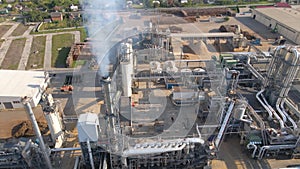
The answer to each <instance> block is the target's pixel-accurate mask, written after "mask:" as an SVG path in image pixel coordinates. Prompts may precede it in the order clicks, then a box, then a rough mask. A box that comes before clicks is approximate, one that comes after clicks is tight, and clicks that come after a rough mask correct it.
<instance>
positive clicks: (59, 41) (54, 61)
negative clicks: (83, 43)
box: [51, 33, 75, 67]
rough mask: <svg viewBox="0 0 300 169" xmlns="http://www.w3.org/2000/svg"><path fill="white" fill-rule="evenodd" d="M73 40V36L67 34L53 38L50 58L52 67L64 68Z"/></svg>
mask: <svg viewBox="0 0 300 169" xmlns="http://www.w3.org/2000/svg"><path fill="white" fill-rule="evenodd" d="M74 39H75V37H74V35H73V34H69V33H66V34H60V35H54V36H53V38H52V58H51V66H52V67H65V66H66V58H67V57H68V54H69V52H70V49H71V46H72V45H73V43H74Z"/></svg>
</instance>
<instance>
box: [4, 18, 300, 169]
mask: <svg viewBox="0 0 300 169" xmlns="http://www.w3.org/2000/svg"><path fill="white" fill-rule="evenodd" d="M256 15H257V16H256V17H258V18H259V16H258V14H256ZM156 28H157V27H156V26H155V25H152V23H151V24H149V25H148V27H147V29H144V30H142V31H136V32H135V33H134V34H133V35H130V36H127V37H126V38H123V39H122V40H119V41H118V42H116V43H115V44H114V45H112V46H110V48H109V50H107V51H106V53H105V55H104V57H107V58H106V59H108V60H109V61H110V62H109V65H101V64H93V65H92V64H90V65H89V72H92V73H93V74H95V86H99V87H100V88H101V90H100V96H97V97H99V98H103V103H97V104H99V105H101V109H99V110H97V112H84V113H80V114H78V117H77V116H76V117H72V118H71V117H70V116H67V115H66V114H64V112H63V108H62V107H61V103H60V102H59V101H56V100H55V98H54V97H53V96H52V94H53V93H54V92H53V93H52V91H51V90H49V88H51V81H49V78H51V76H49V74H48V73H49V72H47V73H45V74H44V75H45V76H43V77H41V78H42V79H43V78H45V79H43V80H42V81H41V82H43V86H42V88H43V90H44V91H43V92H42V91H41V89H40V90H37V91H39V92H41V93H38V96H39V97H40V98H41V99H40V100H41V101H40V105H41V109H42V112H43V114H44V116H45V119H46V121H47V124H48V128H49V133H50V134H49V138H48V139H44V138H43V134H42V133H41V131H40V126H39V124H38V122H37V120H36V118H35V115H34V113H33V107H34V106H31V104H32V102H34V103H36V100H35V99H36V98H35V95H33V96H29V95H28V96H26V97H24V96H23V95H24V94H22V96H23V97H22V99H21V100H20V102H18V106H19V104H22V106H23V107H24V108H25V109H24V110H25V111H26V113H27V115H28V117H29V119H30V121H31V123H32V127H33V129H34V132H35V136H36V137H33V138H31V139H26V140H22V139H20V140H18V141H16V142H14V143H10V144H7V143H0V168H60V167H58V166H59V164H57V163H59V162H60V160H62V157H61V155H62V154H63V153H62V152H68V151H76V152H77V153H78V154H79V155H78V156H77V157H76V160H74V164H72V165H73V166H74V168H76V169H77V168H89V169H95V168H99V169H146V168H157V169H159V168H163V169H175V168H184V169H196V168H199V169H200V168H204V169H205V168H210V167H211V163H212V161H213V160H214V159H218V158H219V152H220V148H221V145H222V143H223V142H224V140H225V139H226V138H227V137H231V136H233V135H234V136H237V137H238V138H239V141H240V145H241V147H242V148H243V149H244V150H245V152H246V154H247V155H248V156H249V158H252V159H255V160H262V159H268V158H275V157H279V156H283V157H285V158H289V159H293V158H299V157H300V149H299V147H300V146H299V144H300V137H299V129H298V128H299V127H300V123H299V119H300V112H299V111H300V110H299V109H298V106H299V98H298V97H297V95H298V94H299V93H296V92H298V91H297V90H294V87H295V86H296V85H298V84H299V68H300V47H299V46H296V45H289V44H281V45H277V46H272V47H270V48H269V50H268V51H261V50H259V49H257V48H256V47H255V46H254V45H253V44H250V43H248V40H247V39H246V37H245V36H244V35H243V34H242V33H241V30H240V27H239V26H236V27H235V31H234V32H217V33H216V32H215V33H193V34H192V33H172V32H171V30H170V29H166V30H164V31H158V29H156ZM175 40H176V41H179V42H180V45H178V44H175V43H174V42H175ZM88 43H93V40H91V41H90V42H88ZM88 43H87V44H85V45H88ZM207 46H214V47H215V48H216V49H221V48H223V49H224V48H225V47H226V48H228V49H230V52H216V53H214V54H211V53H210V52H208V49H207ZM238 48H243V49H246V48H254V49H255V51H250V50H243V51H236V52H234V51H235V50H234V49H238ZM78 51H79V49H78ZM76 52H77V51H76ZM176 52H177V54H175V53H176ZM204 55H205V57H204ZM88 56H89V57H92V59H95V60H96V57H97V56H92V55H88ZM82 72H83V71H78V72H74V74H72V75H67V76H66V81H65V83H64V84H63V87H62V88H60V89H59V91H60V92H64V93H68V92H69V93H71V92H75V91H76V89H77V88H79V87H78V86H76V83H82V81H83V80H82V79H83V78H84V77H86V76H87V75H84V76H83V73H82ZM41 82H39V83H41ZM44 83H45V84H44ZM45 85H48V86H47V87H45ZM86 85H90V83H88V84H87V83H86ZM35 87H36V86H35ZM80 87H82V86H80ZM45 88H48V90H47V89H45ZM291 90H293V93H292V92H290V91H291ZM53 95H55V93H54V94H53ZM0 99H1V97H0ZM0 101H1V100H0ZM7 105H8V103H6V104H4V106H1V104H0V108H1V107H6V106H7ZM10 105H14V104H10ZM35 106H36V105H35ZM68 120H69V121H70V120H74V121H76V128H77V132H78V135H77V139H78V146H77V147H67V146H63V145H64V142H65V140H66V135H68V134H69V133H68V132H67V129H66V128H67V125H68V124H67V121H68ZM237 146H239V145H237ZM58 152H59V153H61V154H58ZM57 159H60V160H57Z"/></svg>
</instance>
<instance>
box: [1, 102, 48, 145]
mask: <svg viewBox="0 0 300 169" xmlns="http://www.w3.org/2000/svg"><path fill="white" fill-rule="evenodd" d="M33 112H34V114H35V117H36V119H37V121H41V122H46V119H45V117H44V114H43V112H42V108H41V107H36V108H33ZM26 120H29V119H28V117H27V114H26V112H25V110H21V109H19V110H2V111H0V129H1V130H0V139H8V138H11V137H12V129H13V128H14V126H16V125H18V124H20V123H21V122H23V121H26Z"/></svg>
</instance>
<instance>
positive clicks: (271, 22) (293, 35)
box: [252, 10, 300, 44]
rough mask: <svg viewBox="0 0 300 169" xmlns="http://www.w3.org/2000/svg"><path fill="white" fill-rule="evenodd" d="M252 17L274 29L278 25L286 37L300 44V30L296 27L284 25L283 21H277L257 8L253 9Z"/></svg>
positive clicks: (279, 31) (280, 31)
mask: <svg viewBox="0 0 300 169" xmlns="http://www.w3.org/2000/svg"><path fill="white" fill-rule="evenodd" d="M252 18H253V19H255V20H257V21H258V22H260V23H262V24H264V25H265V26H267V27H269V28H270V29H272V30H273V29H275V27H277V30H278V33H280V34H281V35H283V36H284V37H285V38H286V39H288V40H290V41H292V42H294V43H296V44H300V32H297V31H296V30H295V29H293V28H291V27H289V26H287V25H283V24H282V23H280V22H278V21H276V20H275V19H273V18H271V17H269V16H266V15H264V14H262V13H260V12H259V11H256V10H254V11H253V13H252Z"/></svg>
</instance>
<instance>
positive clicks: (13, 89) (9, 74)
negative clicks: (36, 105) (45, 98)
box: [0, 70, 45, 97]
mask: <svg viewBox="0 0 300 169" xmlns="http://www.w3.org/2000/svg"><path fill="white" fill-rule="evenodd" d="M44 84H45V75H44V72H42V71H19V70H0V97H3V96H4V97H7V96H10V97H24V96H27V97H33V96H34V95H35V94H36V93H37V92H38V91H39V89H40V87H42V86H43V85H44Z"/></svg>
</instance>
